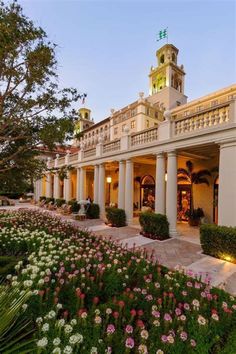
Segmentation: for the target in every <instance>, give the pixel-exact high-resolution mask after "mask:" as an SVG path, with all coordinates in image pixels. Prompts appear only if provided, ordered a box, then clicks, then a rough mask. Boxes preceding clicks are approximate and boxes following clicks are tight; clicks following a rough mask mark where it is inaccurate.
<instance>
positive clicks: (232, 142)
mask: <svg viewBox="0 0 236 354" xmlns="http://www.w3.org/2000/svg"><path fill="white" fill-rule="evenodd" d="M219 146H220V150H221V149H224V148H228V147H232V146H236V139H235V138H232V139H227V140H222V141H220V142H219Z"/></svg>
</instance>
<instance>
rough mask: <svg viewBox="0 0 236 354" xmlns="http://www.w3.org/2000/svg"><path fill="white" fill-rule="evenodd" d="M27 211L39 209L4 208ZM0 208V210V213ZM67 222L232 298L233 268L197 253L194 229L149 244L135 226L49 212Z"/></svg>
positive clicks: (235, 285) (235, 288) (235, 273)
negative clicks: (181, 269)
mask: <svg viewBox="0 0 236 354" xmlns="http://www.w3.org/2000/svg"><path fill="white" fill-rule="evenodd" d="M19 207H28V208H30V209H39V210H42V211H44V209H40V208H38V207H35V206H33V205H30V204H25V205H24V204H23V205H16V206H15V207H4V209H11V210H13V209H19ZM1 209H3V207H0V210H1ZM50 213H52V214H53V215H57V216H59V217H60V218H61V219H63V220H67V221H69V222H71V223H73V224H75V225H76V226H78V227H79V228H82V229H86V230H89V231H91V232H93V233H94V234H95V235H97V236H98V237H105V238H109V239H112V240H115V241H117V242H121V243H122V244H123V245H124V246H126V247H128V248H129V249H133V248H145V250H146V251H147V252H148V253H150V254H151V253H152V254H153V255H154V257H155V258H156V259H157V260H158V261H159V262H160V263H161V264H163V265H165V266H167V267H169V268H172V269H173V268H175V267H176V266H177V265H179V266H182V267H184V268H185V269H186V270H192V271H193V273H194V274H202V275H203V277H204V276H205V275H207V276H208V277H210V279H211V283H212V285H214V286H220V287H222V286H224V287H225V289H226V290H227V291H228V292H230V293H231V294H233V295H236V264H233V263H230V262H227V261H223V260H220V259H217V258H214V257H210V256H206V255H203V254H202V253H201V251H202V250H201V246H200V241H199V230H198V228H189V226H188V225H187V224H179V225H178V232H179V235H178V237H176V238H171V239H169V240H166V241H157V240H151V239H149V238H147V237H144V236H142V235H140V233H139V232H140V226H139V225H138V224H137V222H135V223H134V225H132V226H125V227H121V228H116V227H109V226H107V225H105V224H104V222H103V221H102V220H99V219H96V220H85V221H77V220H73V219H72V218H71V217H70V216H63V215H60V214H57V213H55V212H50Z"/></svg>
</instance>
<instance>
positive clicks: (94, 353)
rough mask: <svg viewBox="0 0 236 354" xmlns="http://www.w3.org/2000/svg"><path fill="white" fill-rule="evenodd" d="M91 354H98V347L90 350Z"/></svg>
mask: <svg viewBox="0 0 236 354" xmlns="http://www.w3.org/2000/svg"><path fill="white" fill-rule="evenodd" d="M90 354H98V349H97V348H96V347H92V348H91V350H90Z"/></svg>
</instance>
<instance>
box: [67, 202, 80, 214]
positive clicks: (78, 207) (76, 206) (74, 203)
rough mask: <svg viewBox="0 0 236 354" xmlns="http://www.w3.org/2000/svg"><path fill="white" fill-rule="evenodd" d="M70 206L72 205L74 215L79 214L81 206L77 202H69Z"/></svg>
mask: <svg viewBox="0 0 236 354" xmlns="http://www.w3.org/2000/svg"><path fill="white" fill-rule="evenodd" d="M68 204H69V205H71V211H72V213H78V211H79V209H80V205H79V204H78V202H77V200H75V199H72V200H70V201H69V202H68Z"/></svg>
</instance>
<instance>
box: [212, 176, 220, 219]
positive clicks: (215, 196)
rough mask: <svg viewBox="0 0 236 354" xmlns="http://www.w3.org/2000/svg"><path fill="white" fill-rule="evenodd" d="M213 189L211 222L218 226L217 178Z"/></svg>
mask: <svg viewBox="0 0 236 354" xmlns="http://www.w3.org/2000/svg"><path fill="white" fill-rule="evenodd" d="M213 188H214V189H213V222H214V223H215V224H218V195H219V176H217V177H216V179H215V181H214V187H213Z"/></svg>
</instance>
